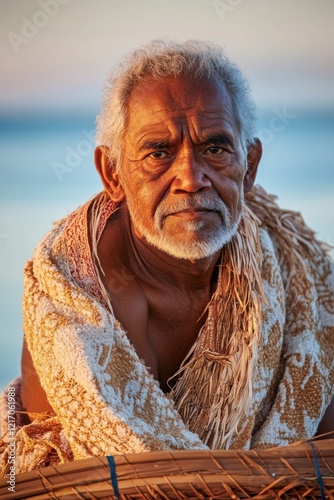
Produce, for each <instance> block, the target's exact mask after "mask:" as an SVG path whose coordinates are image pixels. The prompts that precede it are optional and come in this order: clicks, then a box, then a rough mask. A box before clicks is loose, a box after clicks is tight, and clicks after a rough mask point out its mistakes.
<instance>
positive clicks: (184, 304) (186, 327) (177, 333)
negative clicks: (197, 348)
mask: <svg viewBox="0 0 334 500" xmlns="http://www.w3.org/2000/svg"><path fill="white" fill-rule="evenodd" d="M206 304H207V302H205V301H204V300H201V301H198V302H197V303H190V302H189V301H185V300H183V301H182V300H180V297H179V296H177V294H176V295H175V297H174V298H173V297H171V296H168V297H166V296H165V297H163V294H157V296H156V297H148V296H147V294H145V293H143V292H142V291H141V290H137V291H136V290H132V291H131V292H130V290H127V294H126V296H123V297H120V296H119V297H118V298H117V300H114V301H113V308H114V313H115V316H116V318H117V319H118V320H119V321H120V323H121V324H122V326H123V327H124V329H125V331H126V332H127V336H128V338H129V340H130V342H131V343H132V345H133V347H134V349H135V350H136V352H137V354H138V356H139V358H140V359H142V360H143V362H144V363H145V365H146V366H147V367H148V369H149V370H150V372H151V373H152V375H153V376H154V378H155V379H156V380H158V381H159V383H160V387H161V389H162V390H163V391H165V392H168V390H169V389H170V387H171V386H172V385H173V380H171V381H170V382H169V383H168V380H169V379H170V378H171V377H173V375H174V374H175V373H176V372H177V371H178V369H179V368H180V365H181V363H182V361H183V360H184V359H185V357H186V355H187V354H188V352H189V350H190V349H191V347H192V345H193V344H194V342H195V341H196V339H197V336H198V333H199V331H200V329H201V327H202V325H203V323H204V321H205V318H204V316H203V311H204V309H205V306H206Z"/></svg>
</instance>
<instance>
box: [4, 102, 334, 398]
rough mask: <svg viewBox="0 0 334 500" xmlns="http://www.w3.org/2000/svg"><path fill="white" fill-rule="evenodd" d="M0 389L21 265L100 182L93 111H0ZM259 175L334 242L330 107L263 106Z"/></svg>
mask: <svg viewBox="0 0 334 500" xmlns="http://www.w3.org/2000/svg"><path fill="white" fill-rule="evenodd" d="M0 131H1V136H0V150H1V168H0V208H1V211H0V214H1V215H0V259H1V279H0V298H1V300H0V315H1V325H0V341H1V344H0V346H1V347H0V353H1V354H0V355H1V361H0V389H2V388H3V387H4V386H5V385H6V384H7V383H8V382H10V380H11V379H12V378H13V377H15V376H16V375H18V374H19V372H20V351H21V345H22V335H23V334H22V326H21V325H22V315H21V298H22V290H23V286H22V270H23V267H24V265H25V262H26V261H27V260H28V259H29V258H30V257H31V255H32V252H33V249H34V247H35V246H36V244H37V242H38V241H39V239H40V238H41V237H42V236H43V235H44V234H45V233H46V232H47V231H48V230H49V229H50V227H51V225H52V222H53V221H55V220H57V219H59V218H60V217H63V216H64V215H66V214H67V213H69V212H70V211H72V210H73V209H75V208H76V207H77V206H78V205H80V204H82V203H84V202H85V201H87V199H88V198H90V197H91V196H92V195H94V194H95V193H97V192H99V191H100V190H101V189H102V186H101V183H100V180H99V178H98V175H97V173H96V172H95V169H94V163H93V151H94V136H93V134H94V114H93V113H88V112H87V113H82V114H81V115H74V116H73V115H62V114H58V115H56V114H45V115H38V116H37V115H27V116H20V117H16V116H3V117H2V118H0ZM258 135H259V136H260V138H261V139H262V140H263V143H264V155H263V159H262V162H261V165H260V169H259V173H258V183H260V184H261V185H263V186H264V187H265V188H266V189H267V190H268V191H269V192H272V193H275V194H276V195H277V196H278V199H279V203H280V205H281V206H283V207H285V208H290V209H293V210H297V211H300V212H301V213H302V214H303V216H304V218H305V220H306V222H307V223H308V224H309V225H310V226H311V227H312V228H313V229H314V230H315V231H316V232H317V233H318V236H319V237H320V238H321V239H322V240H324V241H326V242H327V243H329V244H334V223H333V222H334V221H333V213H334V112H330V111H328V112H324V111H322V112H316V111H313V112H312V113H311V112H306V111H305V110H304V111H301V112H295V113H294V114H291V113H287V112H286V110H284V109H281V110H278V109H271V110H263V111H262V112H261V113H260V121H259V123H258Z"/></svg>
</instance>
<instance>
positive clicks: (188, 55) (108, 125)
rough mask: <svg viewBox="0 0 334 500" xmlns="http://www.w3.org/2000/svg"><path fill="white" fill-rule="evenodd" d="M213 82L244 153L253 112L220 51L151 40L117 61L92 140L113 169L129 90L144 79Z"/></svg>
mask: <svg viewBox="0 0 334 500" xmlns="http://www.w3.org/2000/svg"><path fill="white" fill-rule="evenodd" d="M182 75H184V76H191V77H192V78H201V79H205V78H210V77H211V76H213V77H215V78H216V79H217V80H218V81H222V82H224V84H225V86H226V88H227V90H228V92H229V93H230V96H231V98H232V103H233V106H234V112H235V116H236V119H237V123H238V126H239V130H240V135H241V141H242V144H243V147H244V148H246V147H247V145H249V144H251V143H252V142H253V140H254V130H255V121H256V108H255V104H254V101H253V99H252V97H251V93H250V86H249V84H248V81H247V80H246V78H245V77H244V76H243V74H242V72H241V70H240V69H239V67H238V66H237V65H236V64H235V63H233V62H232V61H231V60H230V59H229V58H228V57H227V56H226V54H225V52H224V49H223V48H222V47H220V46H218V45H216V44H213V43H211V42H207V41H200V40H189V41H187V42H183V43H175V42H171V41H163V40H154V41H152V42H150V43H148V44H147V45H145V46H143V47H141V48H139V49H138V50H136V51H134V52H133V53H131V54H129V55H127V56H125V57H124V58H123V60H121V62H120V64H119V67H118V68H116V70H115V71H112V72H111V73H110V74H109V76H108V78H107V80H106V83H105V87H104V98H103V106H102V111H101V113H100V114H99V115H98V117H97V134H96V140H97V144H98V145H104V146H107V147H108V158H109V161H110V162H111V163H112V164H113V165H115V167H116V168H118V166H119V165H120V162H121V158H122V138H123V133H124V130H125V128H126V124H127V118H128V102H129V99H130V97H131V93H132V92H133V90H134V88H135V87H136V86H137V85H139V84H140V82H142V81H143V80H145V79H147V78H152V79H154V80H158V79H160V78H163V77H165V76H182Z"/></svg>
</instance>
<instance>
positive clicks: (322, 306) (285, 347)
mask: <svg viewBox="0 0 334 500" xmlns="http://www.w3.org/2000/svg"><path fill="white" fill-rule="evenodd" d="M116 208H117V207H116V206H115V205H114V204H113V203H112V202H111V201H110V200H108V198H107V197H106V195H105V194H103V193H102V194H100V195H98V196H96V197H95V198H94V199H93V200H91V201H89V202H88V203H87V204H85V205H84V206H82V207H80V208H79V209H78V210H77V211H75V212H73V213H72V214H71V215H69V216H68V217H67V218H65V219H63V220H61V221H60V222H58V223H56V224H55V226H54V227H53V229H52V230H51V231H50V232H49V233H48V234H47V235H46V236H45V238H44V239H43V240H42V241H41V242H40V244H39V245H38V247H37V248H36V251H35V253H34V257H33V260H32V261H30V262H28V263H27V266H26V269H25V292H24V331H25V336H26V340H27V344H28V348H29V350H30V353H31V355H32V359H33V362H34V365H35V367H36V371H37V373H38V376H39V378H40V381H41V384H42V386H43V388H44V389H45V391H46V394H47V397H48V400H49V402H50V404H51V406H52V408H53V410H54V415H52V416H47V415H45V416H42V415H41V416H40V417H38V418H36V420H34V421H33V422H32V423H31V424H30V425H26V426H22V428H20V430H19V431H18V433H17V450H18V459H17V472H23V471H27V470H31V469H33V468H35V467H38V466H41V465H48V464H50V463H59V462H63V461H67V460H72V459H73V458H74V459H83V458H87V457H91V456H105V455H116V454H122V453H137V452H143V451H153V450H170V449H203V448H206V447H208V446H209V447H211V448H244V449H247V448H267V447H272V446H279V445H286V444H289V443H291V442H294V441H297V440H301V439H306V438H309V437H311V436H313V435H314V433H315V432H316V429H317V426H318V424H319V421H320V420H321V418H322V416H323V414H324V412H325V409H326V407H327V406H328V404H329V402H330V400H331V398H332V396H333V386H334V342H333V334H334V326H333V325H334V305H333V290H334V273H333V267H332V264H331V263H330V260H329V259H328V257H327V255H326V250H325V248H324V246H323V245H322V244H320V243H319V242H317V240H316V239H315V237H314V233H313V232H312V231H311V230H309V229H308V228H307V227H306V226H305V224H304V223H303V221H302V218H301V216H300V215H299V214H296V213H293V212H287V211H283V210H281V209H279V208H278V206H277V205H276V203H275V200H274V197H272V196H269V195H268V194H266V193H265V191H264V190H263V189H262V188H260V187H256V188H254V189H253V190H252V192H251V193H250V194H248V195H247V197H246V206H245V209H244V214H243V218H242V221H241V223H240V226H239V229H238V232H237V234H236V235H235V236H234V237H233V239H232V241H231V242H230V243H229V244H228V245H226V246H225V247H224V249H223V251H222V257H221V261H220V264H219V277H218V284H217V289H216V291H215V293H214V294H213V296H212V299H211V301H210V303H209V304H208V309H207V319H206V322H205V324H204V326H203V327H202V329H201V331H200V332H199V335H198V339H197V341H196V343H195V344H194V346H193V347H192V349H191V351H190V353H189V354H188V356H187V358H186V359H185V360H184V362H183V364H182V365H181V367H180V370H179V372H178V374H177V383H176V384H175V386H174V387H173V389H172V391H171V393H170V394H168V395H167V394H164V393H163V392H162V391H161V389H160V387H159V384H158V382H157V381H156V380H154V379H153V377H152V375H151V374H150V372H149V369H148V368H147V367H146V366H145V365H144V363H143V362H142V360H140V359H139V357H138V356H137V354H136V352H135V349H134V348H133V346H132V345H131V343H130V341H129V339H128V337H127V334H126V332H125V331H124V329H123V327H122V325H121V324H120V323H119V322H118V321H117V319H116V318H115V316H114V314H113V311H112V303H111V301H110V298H109V296H108V294H107V292H106V290H105V289H104V287H103V284H102V282H101V279H100V270H99V262H98V256H97V250H96V249H97V243H98V240H99V238H100V236H101V234H102V231H103V228H104V227H105V224H106V222H107V220H108V218H109V217H110V215H111V214H112V213H113V212H114V211H115V209H116ZM124 286H126V283H125V285H124ZM18 387H19V383H18ZM0 451H1V449H0ZM7 452H8V450H7V451H6V439H4V441H3V443H2V464H4V463H5V459H6V453H7Z"/></svg>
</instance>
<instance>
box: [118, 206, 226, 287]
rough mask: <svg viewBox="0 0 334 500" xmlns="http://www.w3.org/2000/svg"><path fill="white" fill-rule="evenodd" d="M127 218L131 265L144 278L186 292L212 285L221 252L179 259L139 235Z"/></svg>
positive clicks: (158, 284) (155, 284) (146, 281)
mask: <svg viewBox="0 0 334 500" xmlns="http://www.w3.org/2000/svg"><path fill="white" fill-rule="evenodd" d="M124 215H125V214H124ZM125 219H126V238H127V249H128V255H127V258H128V264H129V266H130V267H131V268H132V270H133V272H134V273H135V274H136V275H137V276H138V277H140V279H141V280H143V281H144V282H145V283H147V284H150V285H153V286H157V287H158V288H159V289H162V288H163V287H164V286H168V287H169V288H170V287H173V286H175V287H177V288H178V289H179V290H183V291H185V292H187V291H188V292H191V291H195V290H199V289H204V288H206V289H207V288H208V287H210V288H211V287H212V284H213V282H214V281H215V280H214V277H215V276H216V273H215V270H216V267H217V264H218V263H219V260H220V255H221V251H219V252H216V253H215V254H214V255H211V256H209V257H206V258H203V259H199V260H187V259H177V258H175V257H172V256H171V255H169V254H167V253H165V252H163V251H161V250H159V249H158V248H156V247H154V246H152V245H150V244H149V243H148V242H147V241H146V239H145V238H144V237H141V236H138V235H137V234H136V232H135V230H134V227H133V225H132V223H131V221H130V219H129V217H125Z"/></svg>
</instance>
